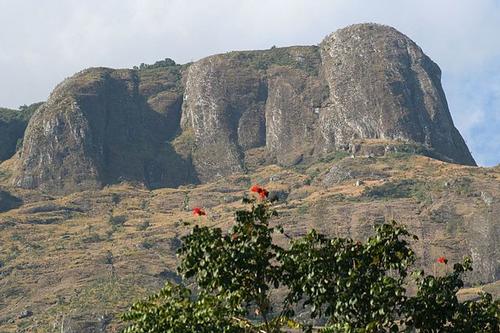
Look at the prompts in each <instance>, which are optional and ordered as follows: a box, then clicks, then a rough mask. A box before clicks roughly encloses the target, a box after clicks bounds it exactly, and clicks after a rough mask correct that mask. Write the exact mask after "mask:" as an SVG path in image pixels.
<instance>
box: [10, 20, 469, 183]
mask: <svg viewBox="0 0 500 333" xmlns="http://www.w3.org/2000/svg"><path fill="white" fill-rule="evenodd" d="M359 139H383V140H397V141H400V142H406V143H410V144H418V145H420V146H422V147H423V148H422V149H423V150H424V151H426V152H427V154H429V155H431V156H433V157H437V158H439V159H442V160H446V161H450V162H455V163H461V164H468V165H475V162H474V160H473V158H472V156H471V154H470V152H469V150H468V149H467V146H466V145H465V143H464V141H463V139H462V137H461V136H460V134H459V133H458V131H457V130H456V128H455V127H454V125H453V121H452V119H451V116H450V113H449V110H448V106H447V103H446V98H445V95H444V93H443V90H442V87H441V84H440V70H439V68H438V66H437V65H436V64H435V63H433V62H432V61H431V60H430V59H429V58H428V57H427V56H426V55H425V54H424V53H423V52H422V50H421V49H420V48H419V47H418V46H417V45H416V44H415V43H414V42H413V41H411V40H410V39H409V38H408V37H406V36H405V35H403V34H401V33H399V32H398V31H396V30H395V29H393V28H390V27H386V26H381V25H376V24H360V25H354V26H350V27H347V28H345V29H341V30H339V31H337V32H335V33H333V34H331V35H329V36H328V37H326V38H325V40H324V41H323V42H322V43H321V44H320V45H319V46H296V47H288V48H272V49H270V50H265V51H245V52H229V53H226V54H221V55H215V56H210V57H208V58H205V59H202V60H199V61H197V62H195V63H193V64H189V65H185V66H179V65H175V64H172V63H170V62H169V63H166V65H165V66H160V67H157V68H142V69H137V70H111V69H104V68H98V69H90V70H86V71H83V72H81V73H79V74H77V75H75V76H74V77H72V78H70V79H68V80H66V81H65V82H63V83H62V84H60V85H59V86H58V87H57V88H56V89H55V91H54V92H53V93H52V95H51V97H50V98H49V100H48V101H47V103H46V104H45V105H44V106H43V107H41V108H40V109H39V110H38V111H37V113H36V114H35V115H34V117H33V118H32V120H31V121H30V124H29V126H28V129H27V131H26V134H25V139H24V146H23V149H22V151H21V153H20V155H19V156H18V159H19V164H20V165H21V167H20V168H19V169H20V170H19V171H18V172H17V174H16V175H15V177H14V180H13V181H14V183H15V184H16V185H18V186H21V187H25V188H42V189H44V190H46V191H48V192H52V193H68V192H72V191H76V190H81V189H88V188H98V187H100V186H102V185H105V184H111V183H116V182H120V181H134V182H140V183H143V184H145V185H146V186H147V187H150V188H155V187H163V186H176V185H179V184H183V183H187V182H195V181H197V180H198V179H199V180H201V181H209V180H212V179H214V178H217V177H221V176H226V175H229V174H232V173H234V172H238V171H244V170H246V169H247V167H248V166H247V165H246V164H245V161H246V157H248V155H251V154H252V153H253V152H254V151H255V150H256V149H260V150H261V151H262V152H263V163H274V162H277V163H278V164H281V165H293V164H296V163H300V161H302V160H307V159H315V158H319V157H320V156H322V155H324V154H326V153H330V152H332V151H335V150H339V149H344V150H345V149H348V148H349V145H352V143H353V142H354V141H355V140H359Z"/></svg>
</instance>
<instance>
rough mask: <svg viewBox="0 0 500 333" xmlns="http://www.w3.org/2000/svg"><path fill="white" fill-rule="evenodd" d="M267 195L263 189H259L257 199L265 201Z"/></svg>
mask: <svg viewBox="0 0 500 333" xmlns="http://www.w3.org/2000/svg"><path fill="white" fill-rule="evenodd" d="M268 195H269V192H268V191H267V190H266V189H264V188H263V189H261V191H260V192H259V197H260V198H261V199H266V198H267V196H268Z"/></svg>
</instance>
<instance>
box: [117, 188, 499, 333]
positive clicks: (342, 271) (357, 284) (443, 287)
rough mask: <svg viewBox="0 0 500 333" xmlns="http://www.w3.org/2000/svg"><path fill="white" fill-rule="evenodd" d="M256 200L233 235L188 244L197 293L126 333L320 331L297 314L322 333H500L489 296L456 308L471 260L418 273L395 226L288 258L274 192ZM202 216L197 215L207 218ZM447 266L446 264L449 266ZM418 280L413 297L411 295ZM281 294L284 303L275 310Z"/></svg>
mask: <svg viewBox="0 0 500 333" xmlns="http://www.w3.org/2000/svg"><path fill="white" fill-rule="evenodd" d="M259 190H260V191H259ZM252 191H253V192H256V193H258V194H259V196H258V199H244V202H246V203H248V204H249V205H250V209H248V210H240V211H237V212H236V216H235V224H234V225H233V227H232V228H231V229H230V230H229V232H227V233H224V232H223V231H222V230H221V229H220V228H213V227H212V228H211V227H207V226H203V227H200V226H196V227H195V228H194V229H193V231H192V233H191V234H190V235H188V236H185V237H184V238H183V246H182V248H181V249H180V250H179V252H178V255H179V257H180V265H179V272H180V273H181V274H182V275H183V277H184V278H185V279H186V280H185V281H188V282H190V283H191V286H190V288H188V287H187V286H180V285H173V284H171V283H167V284H166V286H165V287H164V288H163V289H162V290H161V291H160V292H159V293H157V294H155V295H153V296H151V297H150V298H148V299H147V300H145V301H141V302H138V303H136V304H134V305H133V306H132V308H131V309H130V310H129V311H128V312H127V313H125V314H124V315H123V319H124V320H126V321H130V322H132V324H131V325H130V326H129V327H128V328H126V329H125V332H128V333H139V332H152V333H153V332H158V333H159V332H176V333H188V332H282V331H283V329H285V328H286V327H288V328H301V329H302V331H304V332H310V331H312V324H311V323H312V321H309V322H299V320H298V319H297V318H298V317H297V316H296V313H295V312H296V311H297V310H299V311H302V310H305V311H306V313H309V316H310V318H311V320H312V319H315V318H316V319H319V320H321V321H322V322H324V323H325V326H324V327H322V328H320V331H321V332H385V331H390V332H413V331H414V330H415V329H417V330H418V331H420V332H491V333H493V332H498V329H499V323H500V321H499V320H500V318H499V317H500V313H499V312H500V310H499V308H500V301H494V300H493V299H492V297H491V295H488V294H483V295H481V299H480V300H479V301H466V302H463V303H460V302H459V301H458V299H457V292H458V290H459V289H460V288H461V287H463V281H462V279H461V277H462V275H463V273H464V272H466V271H468V270H471V262H470V260H468V259H466V260H465V262H464V263H463V264H455V265H454V267H453V271H452V272H451V273H448V274H446V275H443V276H432V275H425V274H424V272H423V271H416V272H413V273H412V274H410V272H409V271H410V267H411V266H412V265H413V264H414V263H415V254H414V252H413V251H412V250H411V248H410V244H409V243H408V241H407V239H408V238H409V237H411V236H412V235H410V234H409V233H408V231H406V230H405V228H404V227H402V226H399V225H397V224H396V223H391V224H382V225H379V226H377V227H376V232H375V235H374V236H373V237H370V238H369V239H368V240H367V241H366V242H364V243H361V242H356V241H354V240H352V239H349V238H330V237H328V236H326V235H321V234H319V233H317V232H316V231H315V230H312V231H310V232H309V233H308V234H307V235H305V236H304V237H300V238H297V239H293V240H290V244H289V247H288V248H286V249H285V248H283V247H281V246H278V245H277V244H276V242H275V241H274V239H275V237H274V236H275V234H276V233H283V229H282V228H281V227H279V226H275V227H271V226H270V222H271V218H272V216H274V215H275V214H276V212H275V211H274V210H272V209H271V207H270V203H269V202H268V201H267V200H266V196H267V193H268V192H267V191H265V190H264V189H262V188H260V187H252ZM263 193H264V194H263ZM200 211H202V210H200V209H199V208H195V209H194V213H195V214H196V215H197V216H198V218H203V215H204V211H203V214H200ZM413 238H414V239H415V240H416V239H417V238H416V237H415V236H413ZM439 262H440V264H442V265H447V260H446V259H445V258H444V257H443V258H439ZM410 276H411V277H413V279H410ZM411 281H413V285H414V286H415V289H416V293H415V295H414V296H409V294H408V292H407V289H406V288H407V286H408V284H409V282H411ZM278 288H280V289H278ZM278 290H281V292H282V293H285V296H284V297H282V302H281V304H276V302H274V304H275V305H276V307H277V308H276V309H274V308H273V306H272V305H273V302H272V300H271V299H272V296H271V295H272V293H273V292H277V291H278Z"/></svg>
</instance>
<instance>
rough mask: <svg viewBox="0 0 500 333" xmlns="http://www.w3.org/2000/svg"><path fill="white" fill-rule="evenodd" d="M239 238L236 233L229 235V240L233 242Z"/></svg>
mask: <svg viewBox="0 0 500 333" xmlns="http://www.w3.org/2000/svg"><path fill="white" fill-rule="evenodd" d="M238 237H239V235H238V234H237V233H234V234H232V235H231V239H232V240H233V241H234V240H237V239H238Z"/></svg>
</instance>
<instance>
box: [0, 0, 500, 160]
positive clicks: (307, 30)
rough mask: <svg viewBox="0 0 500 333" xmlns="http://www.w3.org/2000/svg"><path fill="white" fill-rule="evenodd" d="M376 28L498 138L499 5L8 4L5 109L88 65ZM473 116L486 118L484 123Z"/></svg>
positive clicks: (197, 54) (465, 118)
mask: <svg viewBox="0 0 500 333" xmlns="http://www.w3.org/2000/svg"><path fill="white" fill-rule="evenodd" d="M367 21H369V22H378V23H384V24H388V25H392V26H394V27H396V28H397V29H399V30H400V31H402V32H404V33H405V34H407V35H408V36H409V37H410V38H412V39H413V40H415V41H416V42H417V43H418V44H419V45H420V46H421V47H422V48H423V49H424V51H425V52H426V53H427V54H428V55H429V56H430V57H431V58H432V59H433V60H434V61H436V62H437V63H438V64H439V65H440V67H441V68H442V70H443V77H444V78H445V80H444V81H445V82H444V88H445V91H446V93H447V95H448V97H449V102H450V109H451V111H452V115H453V117H454V119H455V120H456V124H457V127H458V128H459V129H460V130H462V131H463V132H464V135H465V137H466V139H467V141H468V142H472V141H474V140H472V136H473V135H476V131H477V129H478V128H481V132H482V133H481V136H484V133H495V132H498V122H496V123H495V122H489V121H488V120H489V119H491V118H492V117H493V118H495V117H500V116H499V115H498V111H496V110H499V109H500V105H499V104H500V103H499V98H498V90H499V88H498V85H497V86H496V88H494V87H493V86H486V85H484V84H482V83H481V82H482V81H484V82H486V81H488V82H492V81H494V80H496V78H497V77H498V76H497V77H493V75H497V74H498V73H500V71H497V72H496V74H494V73H493V72H490V71H489V69H490V68H492V67H496V68H498V67H499V65H500V43H498V42H497V39H498V37H497V36H498V34H499V33H500V2H499V1H498V0H475V1H470V0H439V1H436V0H420V1H416V0H411V1H410V0H314V1H313V0H246V1H234V0H106V1H101V0H85V1H81V0H78V1H77V0H65V1H60V0H45V1H36V0H16V1H14V0H0V45H1V49H0V71H1V73H2V76H1V80H0V105H2V106H10V107H16V106H18V105H20V104H25V103H30V102H34V101H39V100H44V99H46V97H47V96H48V94H49V92H50V91H51V89H52V88H53V87H54V86H55V85H56V84H57V83H58V82H59V81H61V80H62V79H63V78H65V77H67V76H70V75H72V74H73V73H74V72H77V71H79V70H80V69H82V68H85V67H90V66H109V67H131V66H133V65H136V64H139V63H141V62H146V63H151V62H154V61H156V60H159V59H163V58H165V57H171V58H173V59H175V60H176V61H178V62H188V61H192V60H196V59H199V58H201V57H203V56H207V55H210V54H213V53H219V52H225V51H229V50H235V49H259V48H269V47H270V46H272V45H277V46H286V45H294V44H295V45H296V44H309V45H310V44H317V43H319V42H320V41H321V40H322V39H323V37H324V36H325V35H326V34H328V33H330V32H333V31H334V30H336V29H338V28H340V27H342V26H345V25H348V24H352V23H358V22H367ZM478 73H481V74H480V75H479V74H478ZM477 81H481V82H477ZM466 86H468V87H470V89H471V90H466V89H465V88H464V87H466ZM495 89H496V90H495ZM464 96H467V97H464ZM495 96H496V97H495ZM486 101H489V102H486ZM471 110H476V111H475V115H476V117H477V116H480V117H479V118H477V119H475V120H474V124H475V125H474V126H472V125H471V124H472V122H471V121H470V120H471V119H470V115H471V113H470V112H471ZM493 126H496V127H493ZM483 132H484V133H483ZM477 147H478V148H474V147H471V148H472V151H473V153H474V154H475V155H477V154H480V149H481V147H480V144H479V145H477ZM495 149H496V151H492V152H491V151H490V155H493V156H494V158H493V161H496V163H498V162H499V161H500V156H499V155H500V153H499V151H500V143H498V144H497V146H496V148H495ZM487 163H489V164H491V163H492V162H491V161H490V160H488V162H487Z"/></svg>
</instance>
